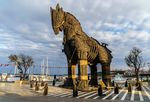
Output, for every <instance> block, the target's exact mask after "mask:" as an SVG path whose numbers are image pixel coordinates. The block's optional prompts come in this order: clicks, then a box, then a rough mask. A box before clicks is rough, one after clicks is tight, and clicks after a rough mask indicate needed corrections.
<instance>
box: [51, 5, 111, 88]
mask: <svg viewBox="0 0 150 102" xmlns="http://www.w3.org/2000/svg"><path fill="white" fill-rule="evenodd" d="M51 21H52V27H53V30H54V33H55V34H56V35H57V34H58V33H59V32H60V31H63V32H64V38H63V45H64V53H65V54H66V57H67V61H68V79H69V80H70V81H69V82H75V81H74V80H76V78H77V77H76V65H78V75H79V76H78V79H79V80H78V89H81V90H85V89H87V88H88V84H90V85H91V86H97V85H98V82H97V67H96V65H97V63H100V64H101V65H102V79H103V81H104V83H105V84H108V83H110V81H111V78H110V63H111V59H112V55H111V51H110V50H109V49H108V48H107V47H106V46H103V45H104V44H103V45H102V44H100V43H99V42H98V41H97V40H95V39H94V38H91V37H89V36H88V35H87V34H86V33H85V32H84V31H83V30H82V27H81V25H80V22H79V21H78V20H77V19H76V17H74V16H73V15H72V14H70V13H68V12H65V11H63V9H62V8H60V7H59V4H57V6H56V9H53V8H51ZM88 65H89V67H90V69H91V80H90V82H88ZM73 84H75V83H73Z"/></svg>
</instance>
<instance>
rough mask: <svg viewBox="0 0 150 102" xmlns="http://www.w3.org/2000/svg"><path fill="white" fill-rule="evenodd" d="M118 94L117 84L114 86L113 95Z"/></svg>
mask: <svg viewBox="0 0 150 102" xmlns="http://www.w3.org/2000/svg"><path fill="white" fill-rule="evenodd" d="M118 93H119V87H118V84H116V86H115V88H114V94H118Z"/></svg>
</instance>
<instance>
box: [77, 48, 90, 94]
mask: <svg viewBox="0 0 150 102" xmlns="http://www.w3.org/2000/svg"><path fill="white" fill-rule="evenodd" d="M78 55H80V56H79V57H80V59H79V60H78V66H79V83H78V89H79V90H82V91H84V90H87V89H88V62H87V52H83V51H82V52H79V53H78Z"/></svg>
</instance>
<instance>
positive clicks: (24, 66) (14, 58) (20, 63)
mask: <svg viewBox="0 0 150 102" xmlns="http://www.w3.org/2000/svg"><path fill="white" fill-rule="evenodd" d="M8 58H9V60H10V62H13V63H14V64H15V65H16V66H17V68H18V69H19V73H20V80H24V79H25V78H26V74H27V70H28V68H29V67H31V66H32V65H33V63H34V61H33V58H32V57H31V56H27V55H24V54H20V55H12V54H11V55H10V56H9V57H8Z"/></svg>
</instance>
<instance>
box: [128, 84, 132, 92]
mask: <svg viewBox="0 0 150 102" xmlns="http://www.w3.org/2000/svg"><path fill="white" fill-rule="evenodd" d="M128 92H129V93H132V87H131V84H130V83H129V86H128Z"/></svg>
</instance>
